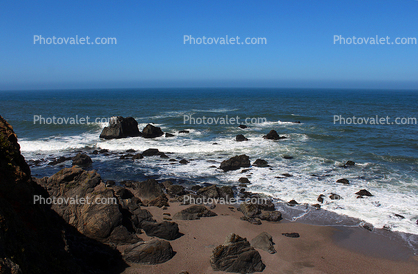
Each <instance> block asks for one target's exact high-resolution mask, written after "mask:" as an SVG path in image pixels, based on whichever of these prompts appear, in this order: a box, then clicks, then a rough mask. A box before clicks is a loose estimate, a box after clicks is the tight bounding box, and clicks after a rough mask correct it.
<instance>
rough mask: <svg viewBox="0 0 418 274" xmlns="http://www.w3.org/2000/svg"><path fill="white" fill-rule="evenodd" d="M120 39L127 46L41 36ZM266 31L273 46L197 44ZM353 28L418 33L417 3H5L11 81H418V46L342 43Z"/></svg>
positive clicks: (82, 84) (387, 84) (5, 70)
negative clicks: (188, 40)
mask: <svg viewBox="0 0 418 274" xmlns="http://www.w3.org/2000/svg"><path fill="white" fill-rule="evenodd" d="M34 35H41V36H42V37H44V38H47V37H53V36H55V37H57V38H58V37H63V38H66V37H75V36H76V35H78V36H79V37H85V36H89V37H91V39H95V38H96V37H115V38H116V39H117V44H116V45H40V44H34ZM184 35H192V36H193V37H195V38H197V37H203V36H206V37H225V36H226V35H228V36H229V37H236V36H239V37H240V38H241V40H244V39H245V38H246V37H265V38H266V40H267V44H265V45H245V44H244V45H214V44H212V45H190V44H184V43H183V39H184ZM334 35H341V36H342V37H346V38H347V37H353V36H356V37H376V35H378V36H379V37H386V36H389V37H390V38H391V40H390V41H391V42H394V41H395V38H396V37H415V38H417V39H418V1H415V0H350V1H341V0H327V1H325V0H285V1H280V0H271V1H270V0H254V1H245V0H221V1H218V0H190V1H183V0H146V1H144V0H71V1H67V0H53V1H44V0H36V1H35V0H0V90H9V89H54V88H119V87H120V88H122V87H183V86H184V87H347V88H351V87H365V88H413V89H418V78H417V76H418V44H414V45H364V44H363V45H353V44H351V45H347V44H346V45H340V44H334V40H333V39H334Z"/></svg>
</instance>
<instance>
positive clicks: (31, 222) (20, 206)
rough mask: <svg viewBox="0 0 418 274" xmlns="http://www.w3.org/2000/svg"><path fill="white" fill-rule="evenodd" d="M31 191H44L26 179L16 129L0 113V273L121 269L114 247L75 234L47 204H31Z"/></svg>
mask: <svg viewBox="0 0 418 274" xmlns="http://www.w3.org/2000/svg"><path fill="white" fill-rule="evenodd" d="M34 195H43V196H44V197H47V196H48V193H47V192H46V191H45V190H44V189H43V188H42V187H40V186H39V185H38V184H37V183H36V182H35V180H33V179H32V178H31V173H30V169H29V167H28V165H27V164H26V162H25V159H24V157H23V156H22V155H21V154H20V146H19V144H18V143H17V137H16V134H15V133H14V132H13V128H12V127H11V126H10V125H9V124H8V123H7V122H6V120H4V119H3V117H1V116H0V274H3V273H86V272H89V273H106V272H107V271H110V267H111V266H112V265H113V266H115V265H122V266H121V267H122V268H123V261H122V259H121V256H120V253H119V252H117V251H115V250H113V249H111V248H110V247H108V246H105V245H103V244H101V243H99V242H96V241H94V240H92V239H89V238H87V237H86V236H84V235H82V234H80V233H78V232H77V230H76V229H75V228H74V227H72V226H70V225H68V224H67V223H65V222H64V221H63V219H62V218H61V217H60V216H59V215H58V214H56V213H55V212H54V211H53V210H52V209H51V208H50V206H47V205H39V204H34V203H33V197H34ZM112 272H113V273H115V272H117V271H115V270H114V269H112Z"/></svg>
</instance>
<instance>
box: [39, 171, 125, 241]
mask: <svg viewBox="0 0 418 274" xmlns="http://www.w3.org/2000/svg"><path fill="white" fill-rule="evenodd" d="M99 185H100V186H99ZM43 186H44V187H45V188H46V189H47V191H48V192H49V195H50V196H53V197H55V198H56V199H57V201H58V199H60V200H61V201H62V203H55V204H53V205H52V209H53V210H54V211H55V212H57V213H58V214H59V215H60V216H61V217H62V218H63V219H64V220H65V221H66V222H67V223H69V224H70V225H73V226H74V227H76V228H77V229H78V231H80V232H81V233H83V234H84V235H86V236H88V237H90V238H94V239H97V240H101V241H103V240H104V239H105V238H107V237H108V236H109V235H110V234H111V232H112V230H113V229H114V228H115V227H117V226H118V225H119V224H121V222H122V213H121V212H120V210H119V204H118V202H117V197H116V195H115V193H114V191H113V190H112V189H106V188H105V187H104V183H103V182H102V181H101V177H100V175H99V174H98V173H97V172H96V171H95V170H92V171H85V170H83V169H81V168H79V167H77V166H73V167H72V168H64V169H62V170H61V171H59V172H58V173H56V174H54V175H52V176H51V177H49V178H48V179H47V181H46V182H45V183H44V184H43ZM64 201H68V202H67V203H66V202H64ZM95 201H100V203H96V202H95Z"/></svg>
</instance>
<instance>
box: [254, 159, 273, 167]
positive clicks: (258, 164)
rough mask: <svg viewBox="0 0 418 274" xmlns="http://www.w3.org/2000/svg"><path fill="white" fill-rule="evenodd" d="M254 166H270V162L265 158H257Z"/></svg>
mask: <svg viewBox="0 0 418 274" xmlns="http://www.w3.org/2000/svg"><path fill="white" fill-rule="evenodd" d="M253 166H256V167H268V166H269V164H268V163H267V161H266V160H263V159H257V160H255V162H254V163H253Z"/></svg>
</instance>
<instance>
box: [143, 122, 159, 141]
mask: <svg viewBox="0 0 418 274" xmlns="http://www.w3.org/2000/svg"><path fill="white" fill-rule="evenodd" d="M163 135H164V132H163V131H162V130H161V128H159V127H155V126H153V125H151V124H148V125H147V126H146V127H145V128H144V129H143V130H142V137H144V138H156V137H160V136H163Z"/></svg>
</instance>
